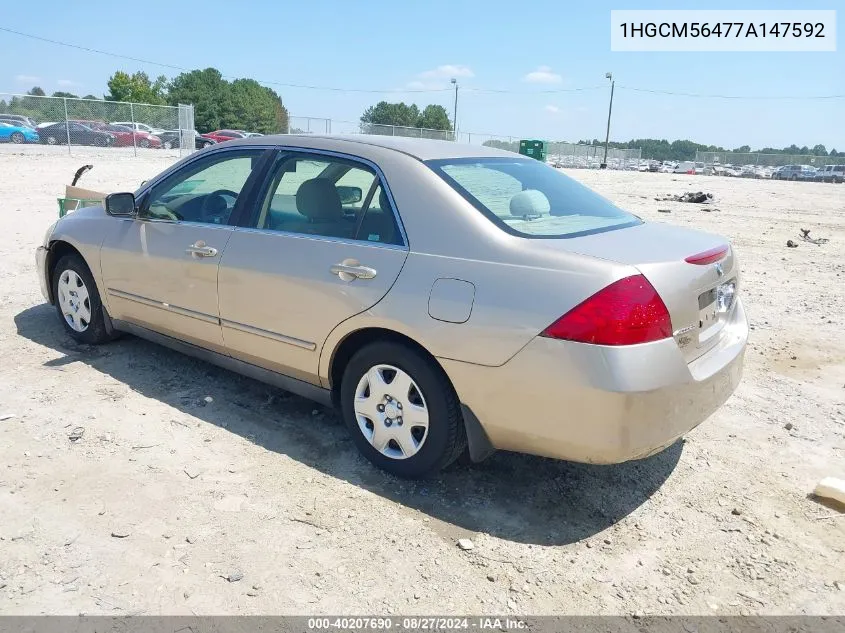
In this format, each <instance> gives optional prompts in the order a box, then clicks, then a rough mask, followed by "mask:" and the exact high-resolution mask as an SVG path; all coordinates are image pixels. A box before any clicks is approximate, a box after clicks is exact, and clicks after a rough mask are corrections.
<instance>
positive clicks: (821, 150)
mask: <svg viewBox="0 0 845 633" xmlns="http://www.w3.org/2000/svg"><path fill="white" fill-rule="evenodd" d="M811 151H812V152H813V156H827V148H826V147H825V146H824V145H822V144H818V145H816V146H815V147H814V148H813V149H812V150H811Z"/></svg>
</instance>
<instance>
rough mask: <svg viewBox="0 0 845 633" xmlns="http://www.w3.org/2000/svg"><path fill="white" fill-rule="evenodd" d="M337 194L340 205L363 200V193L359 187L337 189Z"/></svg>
mask: <svg viewBox="0 0 845 633" xmlns="http://www.w3.org/2000/svg"><path fill="white" fill-rule="evenodd" d="M337 193H338V195H340V203H341V204H355V203H356V202H361V200H363V199H364V192H363V191H361V187H344V186H340V187H337Z"/></svg>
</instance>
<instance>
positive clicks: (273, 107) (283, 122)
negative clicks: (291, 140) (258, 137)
mask: <svg viewBox="0 0 845 633" xmlns="http://www.w3.org/2000/svg"><path fill="white" fill-rule="evenodd" d="M167 99H168V102H169V103H170V104H171V105H178V104H180V103H185V104H188V103H190V104H193V106H194V124H195V125H196V128H197V129H198V130H200V131H205V132H208V131H211V130H218V129H221V128H230V129H236V130H247V131H249V132H261V133H262V134H272V133H276V132H285V131H287V128H288V111H287V109H286V108H285V106H284V105H283V103H282V98H281V97H280V96H279V95H278V94H276V92H275V91H273V90H271V89H270V88H267V87H265V86H262V85H261V84H259V83H258V82H257V81H255V80H254V79H236V80H234V81H232V82H229V81H226V80H225V79H224V78H223V76H222V75H221V74H220V71H219V70H217V69H216V68H206V69H205V70H192V71H191V72H188V73H182V74H181V75H179V76H177V77H175V78H174V79H173V81H171V82H170V85H169V87H168V95H167Z"/></svg>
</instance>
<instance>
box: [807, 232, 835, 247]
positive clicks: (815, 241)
mask: <svg viewBox="0 0 845 633" xmlns="http://www.w3.org/2000/svg"><path fill="white" fill-rule="evenodd" d="M801 239H802V240H804V241H805V242H809V243H810V244H815V245H816V246H821V245H822V244H827V243H828V242H829V241H830V240H829V239H827V238H826V237H810V230H809V229H801Z"/></svg>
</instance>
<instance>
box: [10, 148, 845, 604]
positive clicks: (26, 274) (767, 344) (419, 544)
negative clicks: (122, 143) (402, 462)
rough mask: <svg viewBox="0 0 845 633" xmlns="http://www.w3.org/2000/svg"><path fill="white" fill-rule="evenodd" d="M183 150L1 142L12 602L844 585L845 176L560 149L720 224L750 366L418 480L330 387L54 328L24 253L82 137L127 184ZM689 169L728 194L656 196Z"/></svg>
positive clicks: (802, 590)
mask: <svg viewBox="0 0 845 633" xmlns="http://www.w3.org/2000/svg"><path fill="white" fill-rule="evenodd" d="M170 160H173V159H172V158H166V157H164V156H161V157H159V156H155V155H152V154H150V155H145V156H144V157H139V158H137V159H133V158H131V157H128V156H122V155H121V156H119V157H113V158H108V159H105V158H103V157H97V156H94V157H76V158H72V157H68V156H60V155H55V156H35V155H15V154H11V153H10V152H6V153H4V154H0V168H2V173H3V178H2V180H0V280H2V283H0V357H2V360H3V364H2V368H0V516H2V520H0V613H3V614H33V613H49V614H77V613H87V614H112V615H126V614H191V613H194V614H293V613H307V614H318V613H329V612H333V613H349V614H352V613H354V614H372V613H379V614H412V613H429V614H430V613H449V614H468V613H489V612H497V613H505V612H512V613H521V614H596V613H601V614H625V613H645V614H713V613H720V614H752V613H753V614H804V613H808V614H836V613H843V612H845V514H840V513H839V512H838V511H837V510H836V509H832V508H828V507H825V506H823V505H820V504H818V503H816V502H815V501H814V500H812V499H811V498H809V497H808V494H809V493H810V491H811V490H812V488H813V486H814V485H815V483H816V482H817V481H818V480H819V479H821V478H822V477H824V476H828V475H835V476H839V477H843V476H845V338H843V336H842V332H843V327H845V246H843V245H845V202H844V201H845V186H843V185H831V184H815V183H800V182H799V183H792V182H769V181H759V180H757V181H755V180H741V179H727V178H725V179H722V178H716V177H703V176H699V177H694V176H676V175H669V174H648V173H646V174H640V173H633V172H625V173H618V172H606V173H602V172H598V171H573V172H570V173H571V175H572V176H574V177H575V178H578V179H579V180H582V181H584V182H586V183H587V184H589V185H590V186H593V187H594V188H595V189H597V190H598V191H599V192H601V193H603V194H604V195H606V196H608V197H610V198H611V199H613V200H614V201H615V202H617V203H619V204H621V205H622V206H624V207H626V208H628V209H630V210H632V211H633V212H634V213H637V214H639V215H641V216H642V217H643V218H644V219H646V220H649V221H661V222H670V223H675V224H680V225H687V226H692V227H697V228H702V229H705V230H710V231H714V232H718V233H722V234H724V235H726V236H728V237H730V238H731V240H732V241H733V243H734V245H735V247H736V248H737V250H738V252H739V256H740V259H741V264H742V267H743V273H744V277H743V290H742V292H743V295H744V297H745V301H746V306H747V310H748V313H749V317H750V320H751V323H752V332H751V342H750V349H749V351H748V354H747V361H746V362H747V364H746V373H745V377H744V380H743V383H742V385H741V386H740V388H739V390H738V391H737V393H736V394H735V395H734V396H733V398H732V399H731V400H730V401H729V402H728V403H727V405H726V406H725V407H724V408H722V409H721V410H720V411H719V412H717V413H716V414H715V415H714V416H713V417H712V418H711V419H710V420H708V421H707V422H706V423H704V424H703V425H702V426H700V427H699V428H698V429H696V430H695V431H693V432H692V433H691V434H690V435H689V436H688V437H687V438H686V441H684V442H681V443H678V444H676V445H674V446H672V447H671V448H669V449H667V450H666V451H664V452H662V453H660V454H658V455H656V456H654V457H652V458H650V459H648V460H644V461H639V462H633V463H628V464H622V465H619V466H613V467H595V466H587V465H579V464H572V463H565V462H555V461H551V460H544V459H539V458H534V457H528V456H521V455H512V454H498V455H496V456H494V457H493V458H491V459H490V460H488V461H486V462H485V463H483V464H481V465H477V466H474V467H467V466H460V465H459V466H455V467H453V468H451V469H450V470H449V471H448V472H446V473H444V474H443V476H442V477H440V478H439V479H437V480H433V481H428V482H424V483H409V482H404V481H397V480H395V479H393V478H391V477H389V476H386V475H384V474H382V473H381V472H379V471H376V470H375V469H374V468H372V467H371V466H369V465H368V464H367V463H366V462H364V460H363V459H361V458H359V457H358V455H357V453H356V451H355V449H354V447H353V445H352V443H351V442H350V440H349V439H348V438H347V434H346V431H345V429H344V428H343V426H342V425H341V423H340V421H339V419H338V416H337V415H336V414H335V413H334V412H332V411H328V410H323V409H322V408H319V407H315V406H314V405H313V404H311V403H309V402H307V401H305V400H302V399H300V398H298V397H294V396H291V395H289V394H286V393H284V392H281V391H278V390H274V389H272V388H269V387H266V386H264V385H262V384H260V383H257V382H254V381H251V380H248V379H244V378H241V377H239V376H236V375H234V374H231V373H228V372H226V371H222V370H219V369H216V368H214V367H211V366H209V365H205V364H203V363H201V362H198V361H194V360H192V359H189V358H186V357H184V356H181V355H179V354H177V353H174V352H170V351H168V350H166V349H163V348H159V347H156V346H154V345H152V344H148V343H146V342H143V341H141V340H138V339H134V338H131V337H126V338H124V339H122V340H120V341H118V342H116V343H113V344H110V345H108V346H105V347H96V348H93V347H87V346H79V345H77V344H75V343H74V342H72V341H71V340H70V339H69V338H68V337H66V336H65V335H64V334H63V331H62V328H61V327H60V324H59V322H58V320H57V317H56V315H55V312H54V310H53V309H52V308H51V307H50V306H47V305H45V304H44V303H43V300H42V298H41V295H40V292H39V289H38V281H37V279H36V276H35V263H34V249H35V247H36V245H37V244H38V243H39V242H40V240H41V238H42V235H43V233H44V231H45V229H46V228H47V226H48V225H49V224H50V223H51V222H52V221H53V220H54V219H55V217H56V213H57V207H56V201H55V198H56V196H58V195H61V194H62V192H63V188H64V185H65V184H66V183H68V182H69V180H70V178H71V176H72V174H73V172H74V171H75V170H76V168H78V167H79V166H80V165H82V164H84V163H86V162H91V163H93V164H94V170H93V171H92V172H90V173H88V174H86V175H85V176H84V178H83V179H82V181H81V183H80V185H82V186H85V187H89V188H93V189H102V190H125V189H134V188H135V187H136V186H137V184H138V183H139V182H140V181H142V180H144V179H146V178H148V177H150V176H151V175H153V174H155V173H156V172H157V171H159V170H160V169H162V168H163V167H164V166H165V165H166V164H167V163H168V161H170ZM690 190H692V191H695V190H705V191H710V192H712V193H713V194H714V196H715V203H714V204H711V205H709V207H703V206H702V205H690V204H682V203H667V202H656V201H655V200H654V197H655V196H658V195H660V194H665V193H683V192H685V191H690ZM658 209H670V210H671V212H670V213H658ZM799 228H805V229H810V230H811V232H812V233H811V234H812V236H814V237H827V238H829V239H830V242H829V243H827V244H824V245H821V246H815V245H812V244H808V243H805V242H802V241H800V238H799ZM787 239H793V240H795V241H796V242H798V243H799V247H798V248H794V249H793V248H787V247H786V241H787ZM207 397H210V398H211V399H212V401H211V402H206V400H207ZM12 414H13V417H10V418H8V419H5V416H6V415H12ZM790 425H791V426H790ZM80 429H81V430H83V431H84V434H82V435H81V437H79V438H78V439H76V440H75V441H72V440H71V439H69V438H70V437H76V436H78V435H79V434H80ZM462 538H468V539H471V541H472V543H473V544H474V547H473V548H472V549H471V550H469V551H463V550H462V549H461V548H459V547H458V546H457V540H458V539H462Z"/></svg>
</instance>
